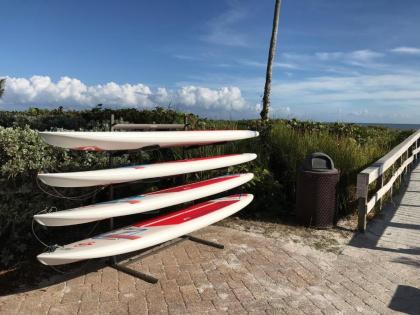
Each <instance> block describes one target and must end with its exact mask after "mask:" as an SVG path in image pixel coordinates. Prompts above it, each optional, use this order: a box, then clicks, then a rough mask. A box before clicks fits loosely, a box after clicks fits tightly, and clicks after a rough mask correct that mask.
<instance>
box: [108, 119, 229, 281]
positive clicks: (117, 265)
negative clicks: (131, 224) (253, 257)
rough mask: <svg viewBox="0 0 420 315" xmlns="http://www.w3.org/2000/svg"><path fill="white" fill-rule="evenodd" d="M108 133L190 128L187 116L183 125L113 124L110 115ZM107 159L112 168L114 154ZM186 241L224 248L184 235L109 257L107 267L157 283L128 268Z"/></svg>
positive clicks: (145, 275) (111, 221) (155, 279)
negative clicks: (142, 248) (122, 257)
mask: <svg viewBox="0 0 420 315" xmlns="http://www.w3.org/2000/svg"><path fill="white" fill-rule="evenodd" d="M110 126H111V127H110V131H115V130H126V131H127V130H130V131H133V130H142V131H150V130H153V131H155V130H187V129H188V127H189V126H190V125H189V123H188V116H187V115H185V116H184V123H183V124H125V123H124V124H115V119H114V114H112V115H111V125H110ZM182 152H183V158H185V148H183V150H182ZM108 154H109V155H108V158H109V160H108V161H109V166H110V167H112V164H113V157H114V154H113V152H109V153H108ZM108 196H109V200H110V201H111V200H114V187H113V185H109V195H108ZM109 226H110V229H111V230H113V229H114V218H110V219H109ZM186 240H190V241H192V242H196V243H199V244H202V245H206V246H210V247H214V248H218V249H224V248H225V246H224V245H223V244H219V243H215V242H212V241H208V240H205V239H202V238H199V237H195V236H192V235H184V236H181V237H179V238H176V239H174V240H171V241H168V242H165V243H163V244H160V245H156V246H153V247H151V248H147V249H145V250H141V251H138V252H136V253H135V254H134V255H133V256H132V257H129V258H126V259H123V260H120V261H118V259H117V256H111V257H109V258H108V261H109V263H108V265H109V266H110V267H111V268H114V269H116V270H118V271H120V272H123V273H125V274H127V275H130V276H133V277H136V278H138V279H140V280H143V281H146V282H148V283H152V284H155V283H157V282H158V281H159V279H158V278H156V277H154V276H152V275H150V274H147V273H143V272H141V271H137V270H134V269H132V268H129V267H128V266H129V265H131V264H133V263H135V262H137V261H139V260H142V259H144V258H146V257H148V256H151V255H154V254H157V253H158V252H160V251H163V250H164V249H167V248H169V247H172V246H174V245H176V244H179V243H181V242H184V241H186Z"/></svg>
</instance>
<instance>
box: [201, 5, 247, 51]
mask: <svg viewBox="0 0 420 315" xmlns="http://www.w3.org/2000/svg"><path fill="white" fill-rule="evenodd" d="M228 4H229V6H230V8H229V9H228V10H227V11H225V12H223V13H222V14H220V15H219V16H217V17H215V18H214V19H212V20H210V21H209V22H208V23H207V28H208V32H207V34H206V35H204V36H202V40H204V41H206V42H209V43H212V44H218V45H225V46H248V45H249V41H248V38H247V36H246V35H245V34H242V33H240V32H239V31H237V30H235V28H234V26H235V24H237V23H238V22H240V21H241V20H243V19H245V18H246V17H247V14H248V13H247V12H246V10H245V9H244V7H243V6H242V5H241V4H240V3H239V2H236V1H235V2H229V3H228Z"/></svg>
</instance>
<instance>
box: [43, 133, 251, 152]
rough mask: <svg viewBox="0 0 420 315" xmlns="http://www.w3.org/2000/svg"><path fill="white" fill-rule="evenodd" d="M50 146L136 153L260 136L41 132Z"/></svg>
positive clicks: (246, 134)
mask: <svg viewBox="0 0 420 315" xmlns="http://www.w3.org/2000/svg"><path fill="white" fill-rule="evenodd" d="M39 135H40V136H41V138H42V139H44V141H45V142H46V143H48V144H51V145H54V146H57V147H61V148H66V149H73V150H85V151H105V150H132V149H141V148H144V147H161V148H165V147H173V146H191V145H203V144H211V143H217V142H226V141H234V140H241V139H248V138H253V137H257V136H258V132H257V131H251V130H199V131H147V132H138V131H134V132H133V131H130V132H81V131H64V132H50V131H48V132H40V133H39Z"/></svg>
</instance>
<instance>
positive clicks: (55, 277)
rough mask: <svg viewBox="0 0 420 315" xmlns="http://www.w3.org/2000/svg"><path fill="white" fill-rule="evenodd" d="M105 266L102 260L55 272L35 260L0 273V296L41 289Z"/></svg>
mask: <svg viewBox="0 0 420 315" xmlns="http://www.w3.org/2000/svg"><path fill="white" fill-rule="evenodd" d="M105 266H106V263H105V261H104V260H92V261H89V262H88V263H86V262H84V263H76V264H72V265H69V266H66V267H65V269H64V268H61V269H57V270H59V271H57V270H54V269H51V268H50V267H48V266H44V265H41V264H40V263H39V262H38V261H37V260H32V261H28V262H25V263H24V264H22V265H21V266H19V267H15V268H13V269H10V270H6V271H2V273H0V296H4V295H10V294H16V293H24V292H29V291H32V290H37V289H42V288H45V287H48V286H51V285H54V284H58V283H62V282H65V281H68V280H70V279H73V278H76V277H79V276H82V275H84V274H86V273H89V272H96V271H98V270H100V269H102V268H104V267H105Z"/></svg>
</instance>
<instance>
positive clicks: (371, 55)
mask: <svg viewBox="0 0 420 315" xmlns="http://www.w3.org/2000/svg"><path fill="white" fill-rule="evenodd" d="M315 56H316V57H317V58H318V59H319V60H322V61H345V62H353V61H359V62H370V61H372V60H374V59H376V58H380V57H382V56H383V54H382V53H378V52H375V51H372V50H369V49H364V50H355V51H351V52H319V53H315Z"/></svg>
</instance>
